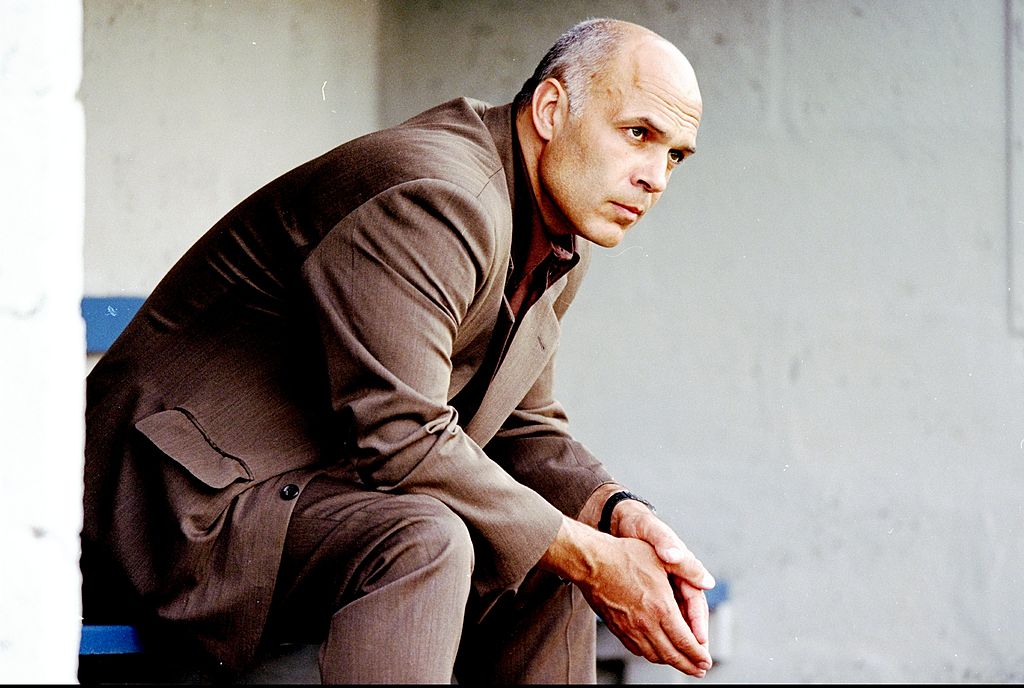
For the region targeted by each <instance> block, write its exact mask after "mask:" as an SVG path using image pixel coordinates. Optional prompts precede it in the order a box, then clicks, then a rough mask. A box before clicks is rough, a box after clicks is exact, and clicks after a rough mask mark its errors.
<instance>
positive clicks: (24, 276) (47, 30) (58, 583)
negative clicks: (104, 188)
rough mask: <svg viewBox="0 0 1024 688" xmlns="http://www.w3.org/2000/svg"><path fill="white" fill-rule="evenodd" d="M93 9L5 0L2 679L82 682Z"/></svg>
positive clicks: (1, 79) (0, 228)
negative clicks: (87, 98) (86, 124)
mask: <svg viewBox="0 0 1024 688" xmlns="http://www.w3.org/2000/svg"><path fill="white" fill-rule="evenodd" d="M81 49H82V11H81V6H80V5H79V4H78V3H77V2H73V1H70V0H46V1H43V0H0V161H2V162H0V212H2V217H3V221H2V223H0V238H2V241H3V249H2V250H0V438H2V439H0V553H2V554H0V560H2V563H0V683H14V684H22V683H50V684H60V683H64V684H67V683H75V681H76V674H75V672H76V670H77V667H78V639H79V628H80V623H81V602H80V595H81V592H80V586H81V577H80V575H79V571H78V552H79V546H78V533H79V529H80V528H81V525H82V509H81V502H82V477H81V476H82V443H83V425H84V421H83V418H82V412H83V408H84V400H83V391H84V383H83V376H84V372H85V366H84V359H83V356H82V351H83V347H84V345H85V335H84V330H83V327H82V319H81V316H80V314H79V301H80V299H81V298H82V222H83V219H82V218H83V207H84V201H83V196H84V175H83V171H84V153H85V142H84V129H83V118H82V106H81V103H80V102H79V101H78V99H77V96H76V93H77V91H78V86H79V83H80V80H81V75H82V53H81Z"/></svg>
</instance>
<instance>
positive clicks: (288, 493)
mask: <svg viewBox="0 0 1024 688" xmlns="http://www.w3.org/2000/svg"><path fill="white" fill-rule="evenodd" d="M298 496H299V486H298V485H295V484H293V483H288V484H287V485H285V486H284V487H282V488H281V499H295V498H296V497H298Z"/></svg>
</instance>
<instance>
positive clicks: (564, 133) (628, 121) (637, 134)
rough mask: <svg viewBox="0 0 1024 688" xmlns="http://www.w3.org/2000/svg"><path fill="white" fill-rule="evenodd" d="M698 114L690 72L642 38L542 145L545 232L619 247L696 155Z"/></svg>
mask: <svg viewBox="0 0 1024 688" xmlns="http://www.w3.org/2000/svg"><path fill="white" fill-rule="evenodd" d="M701 108H702V104H701V99H700V92H699V90H698V89H697V83H696V79H695V78H694V77H693V72H692V69H691V68H690V66H689V64H688V63H687V62H686V60H685V58H684V57H683V56H682V55H681V54H679V53H678V51H676V50H675V48H674V47H672V46H670V45H668V44H667V43H664V42H663V41H660V40H657V39H646V40H641V41H639V42H638V44H637V45H636V46H634V47H632V48H626V49H624V50H622V51H621V53H620V56H619V57H618V58H616V59H614V60H613V63H612V64H611V65H610V66H609V69H608V70H607V71H606V72H605V73H604V74H603V75H601V76H600V77H598V78H597V79H596V80H595V81H594V82H593V85H592V87H591V91H590V93H589V94H588V97H587V99H586V102H585V104H584V105H583V107H582V109H577V111H575V112H573V113H572V114H571V115H569V114H568V113H566V114H565V115H564V116H562V117H561V118H560V119H559V123H558V125H556V126H555V127H554V129H553V135H552V137H551V139H550V140H549V141H548V143H547V145H546V146H545V149H544V152H543V154H542V156H541V158H540V163H539V179H540V186H541V198H540V203H541V212H542V213H543V214H544V216H545V220H546V221H547V224H548V226H549V227H550V228H551V229H552V230H553V231H555V232H558V233H573V234H577V235H579V236H581V237H583V238H585V239H588V240H590V241H592V242H594V243H596V244H599V245H601V246H605V247H611V246H615V245H617V244H618V243H619V242H620V241H621V240H622V237H623V236H624V235H625V232H626V231H627V230H628V229H629V228H630V227H632V226H633V224H635V223H636V222H637V220H639V219H640V218H641V217H642V216H643V215H644V213H646V212H647V211H648V210H650V209H651V207H652V206H653V205H654V204H655V203H656V202H657V201H658V199H659V198H660V197H661V194H662V192H663V191H664V190H665V187H666V185H667V184H668V180H669V176H670V175H671V174H672V171H673V170H674V169H675V168H676V167H678V166H679V165H680V164H681V163H682V162H683V159H684V158H685V157H686V156H688V155H689V154H690V153H692V152H693V150H694V148H695V146H696V139H697V127H698V125H699V124H700V116H701Z"/></svg>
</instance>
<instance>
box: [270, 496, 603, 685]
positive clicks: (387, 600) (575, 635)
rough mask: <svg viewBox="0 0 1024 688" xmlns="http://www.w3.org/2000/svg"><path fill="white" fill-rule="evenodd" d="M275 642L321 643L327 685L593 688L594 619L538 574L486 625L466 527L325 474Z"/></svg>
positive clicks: (290, 560) (442, 510)
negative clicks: (571, 687)
mask: <svg viewBox="0 0 1024 688" xmlns="http://www.w3.org/2000/svg"><path fill="white" fill-rule="evenodd" d="M298 499H299V501H298V503H297V504H296V507H295V511H294V513H293V516H292V520H291V525H290V526H289V530H288V538H287V542H286V545H285V551H284V555H283V558H282V562H281V570H280V575H279V578H278V587H277V592H276V593H275V596H274V601H273V604H272V606H271V611H270V620H269V623H268V633H267V636H266V638H267V640H268V641H269V642H274V641H275V640H279V639H283V638H288V639H291V640H293V641H294V640H296V639H301V640H306V641H311V642H321V643H322V644H321V647H320V654H319V662H320V673H321V677H322V681H323V683H332V684H352V683H392V684H399V683H451V682H452V679H453V678H454V679H455V680H457V682H458V683H460V684H491V685H508V684H526V683H577V684H578V683H595V682H596V658H595V633H596V617H595V615H594V612H593V611H592V610H591V609H590V607H589V606H588V605H587V603H586V601H585V600H584V599H583V596H582V594H581V593H580V592H579V590H578V589H577V588H576V586H573V585H568V584H565V583H563V582H561V581H560V580H558V578H557V577H555V576H553V575H551V574H549V573H546V572H542V571H539V570H535V571H533V572H532V573H531V574H530V575H529V576H528V577H527V579H526V580H525V581H524V582H523V584H522V585H521V586H520V587H519V589H518V591H517V592H516V594H515V595H508V596H505V597H503V598H502V599H501V600H499V602H498V603H497V604H495V605H494V606H493V607H492V608H491V609H490V610H488V611H487V613H486V615H484V616H483V618H482V619H480V612H479V610H480V601H479V600H478V599H476V596H475V595H474V594H473V592H472V588H471V576H472V570H473V556H474V554H473V545H472V542H471V540H470V536H469V532H468V530H467V529H466V526H465V524H464V523H463V522H462V520H461V519H460V518H459V517H458V516H456V515H455V514H454V513H453V512H452V511H451V510H450V509H448V508H447V507H446V506H444V505H443V504H442V503H441V502H439V501H437V500H435V499H433V498H431V497H427V496H423V495H389V494H383V493H378V492H368V491H365V490H361V489H359V488H357V487H354V486H353V485H351V483H348V482H345V481H343V480H339V479H335V478H332V477H330V476H322V477H318V478H317V479H315V480H314V481H313V482H312V483H310V484H309V485H308V486H307V487H306V489H305V490H303V493H302V494H301V495H300V496H299V498H298Z"/></svg>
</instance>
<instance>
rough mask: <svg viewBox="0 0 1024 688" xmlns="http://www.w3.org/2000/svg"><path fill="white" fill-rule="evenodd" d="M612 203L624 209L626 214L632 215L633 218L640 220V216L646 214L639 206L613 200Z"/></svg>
mask: <svg viewBox="0 0 1024 688" xmlns="http://www.w3.org/2000/svg"><path fill="white" fill-rule="evenodd" d="M612 205H614V206H615V207H616V208H620V209H621V210H623V211H624V212H625V214H626V215H628V216H630V217H631V218H632V219H633V220H639V219H640V216H641V215H643V214H644V209H643V208H641V207H639V206H635V205H629V204H627V203H619V202H617V201H612Z"/></svg>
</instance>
